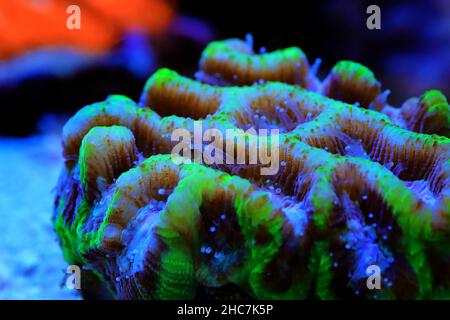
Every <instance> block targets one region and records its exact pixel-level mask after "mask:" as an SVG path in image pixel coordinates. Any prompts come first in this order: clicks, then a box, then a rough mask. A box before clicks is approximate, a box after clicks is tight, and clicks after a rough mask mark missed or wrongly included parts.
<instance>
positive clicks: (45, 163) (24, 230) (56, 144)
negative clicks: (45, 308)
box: [0, 135, 79, 299]
mask: <svg viewBox="0 0 450 320" xmlns="http://www.w3.org/2000/svg"><path fill="white" fill-rule="evenodd" d="M60 155H61V149H60V137H59V136H57V135H46V136H34V137H31V138H22V139H21V138H1V137H0V299H79V295H78V293H77V291H76V290H70V289H67V288H66V287H65V286H64V282H65V280H64V276H65V270H66V268H67V263H65V261H64V259H63V256H62V253H61V250H60V248H59V246H58V243H57V242H56V235H55V233H54V231H53V228H52V223H51V215H52V203H53V198H54V192H53V189H54V187H55V184H56V182H57V179H58V175H59V171H60V168H61V165H62V159H61V156H60Z"/></svg>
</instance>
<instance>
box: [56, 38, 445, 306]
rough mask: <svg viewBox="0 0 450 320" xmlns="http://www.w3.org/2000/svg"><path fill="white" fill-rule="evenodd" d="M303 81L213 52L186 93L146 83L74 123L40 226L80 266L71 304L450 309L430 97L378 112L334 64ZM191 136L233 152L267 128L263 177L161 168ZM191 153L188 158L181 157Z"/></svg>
mask: <svg viewBox="0 0 450 320" xmlns="http://www.w3.org/2000/svg"><path fill="white" fill-rule="evenodd" d="M315 68H316V67H309V64H308V61H307V59H306V57H305V55H304V54H303V53H302V52H301V50H300V49H297V48H293V49H286V50H281V51H276V52H272V53H266V54H261V55H256V54H254V53H253V50H252V48H251V42H250V41H247V42H244V41H240V40H234V39H233V40H226V41H223V42H215V43H212V44H211V45H210V46H208V48H207V49H206V50H205V51H204V53H203V55H202V58H201V61H200V71H199V73H198V75H197V76H198V79H199V80H201V82H200V81H198V80H192V79H189V78H186V77H183V76H181V75H178V74H177V73H176V72H174V71H171V70H168V69H161V70H159V71H157V72H156V73H155V74H154V75H153V76H152V77H150V79H149V80H148V81H147V83H146V85H145V88H144V91H143V93H142V96H141V99H140V102H139V103H135V102H133V101H132V100H130V99H128V98H126V97H123V96H110V97H108V99H106V101H104V102H100V103H96V104H93V105H90V106H86V107H84V108H83V109H82V110H80V111H79V112H78V113H77V114H76V115H75V116H73V117H72V118H71V119H70V120H69V121H68V123H67V124H66V125H65V127H64V131H63V146H64V157H65V167H64V169H63V171H62V173H61V177H60V181H59V183H58V188H57V197H56V200H55V215H54V223H55V229H56V231H57V233H58V235H59V238H60V240H61V244H62V247H63V250H64V255H65V258H66V260H67V261H68V262H69V263H73V264H80V265H83V266H84V269H86V271H85V272H86V274H87V275H88V276H87V277H88V279H89V281H88V282H86V283H85V290H89V291H90V292H91V294H95V295H97V296H101V295H102V294H104V288H106V289H107V290H109V292H110V294H111V297H115V298H120V299H142V298H144V299H147V298H150V299H177V298H180V299H181V298H182V299H191V298H196V297H197V298H220V299H227V298H263V299H304V298H321V299H330V298H357V297H360V298H369V299H377V298H378V299H390V298H439V297H449V296H450V274H449V272H448V270H450V264H449V261H450V251H449V248H450V246H449V244H450V242H449V241H450V238H449V236H450V232H449V231H450V188H449V186H450V158H449V155H450V140H449V139H448V138H447V137H445V136H444V135H445V134H446V133H448V128H449V112H450V111H449V106H448V104H447V102H446V100H445V97H444V96H443V95H442V94H440V93H439V92H437V91H429V92H427V93H425V94H424V95H423V96H422V97H421V98H414V99H411V100H408V101H407V102H406V103H405V104H404V105H403V106H402V108H394V107H392V106H390V105H388V103H387V93H386V92H382V91H381V84H380V83H379V82H378V81H377V80H376V79H375V77H374V75H373V73H372V72H371V71H370V70H368V69H367V68H366V67H364V66H361V65H359V64H357V63H355V62H348V61H344V62H339V63H338V64H337V65H336V66H335V67H334V68H333V69H332V71H331V73H330V75H329V76H328V77H327V78H326V79H325V80H324V81H323V82H321V81H320V80H319V79H317V77H316V76H315V73H314V69H315ZM235 75H237V76H235ZM273 81H274V82H273ZM277 81H278V82H277ZM254 82H256V83H254ZM283 82H286V83H283ZM219 85H220V86H219ZM326 95H328V96H329V97H327V96H326ZM196 121H201V122H202V125H203V128H204V130H206V129H214V130H218V131H220V132H223V131H225V130H226V129H241V130H238V132H239V134H238V136H239V137H240V138H242V139H243V140H242V141H244V142H245V143H246V144H247V145H251V144H252V143H253V142H254V141H255V138H256V139H258V138H259V137H258V136H255V135H253V134H252V133H251V131H248V130H249V129H250V130H252V129H253V130H260V129H273V128H276V129H279V132H280V133H279V135H277V136H276V137H277V138H278V139H279V141H280V143H279V148H280V153H279V164H280V167H279V170H278V172H277V173H276V174H275V175H262V174H261V172H260V169H261V165H260V164H256V165H250V164H240V165H236V164H228V163H222V164H210V165H207V163H205V162H206V161H201V160H200V161H196V162H202V163H196V162H191V163H189V162H187V161H181V160H186V159H181V158H179V157H176V156H173V155H170V153H171V150H173V148H174V147H175V145H176V142H174V141H171V134H172V133H173V132H174V130H175V129H187V130H189V131H190V132H194V131H195V126H196ZM246 130H247V131H246ZM431 133H441V134H444V135H437V134H431ZM267 141H268V142H267V143H268V144H272V143H273V137H272V138H271V139H269V140H267ZM212 145H214V146H215V147H217V149H218V150H221V149H223V145H222V144H220V143H219V141H217V140H214V142H212ZM204 147H205V146H204V145H200V146H199V145H195V143H194V144H193V145H189V148H190V150H191V149H192V150H191V151H192V152H193V154H194V156H198V154H199V153H200V152H201V151H203V148H204ZM199 151H200V152H199ZM223 151H224V153H223V156H224V157H225V156H228V157H232V158H233V159H234V160H239V159H241V160H242V159H244V160H247V158H246V157H247V155H245V154H242V150H241V151H240V150H235V152H231V154H230V152H229V151H228V150H226V151H225V150H223ZM244 162H245V161H244ZM233 163H240V162H239V161H233ZM245 163H247V162H245ZM370 265H377V266H379V268H380V269H381V275H382V279H383V281H382V288H381V289H380V290H369V289H368V288H367V286H366V280H367V278H368V275H367V274H366V270H367V268H368V267H369V266H370ZM101 286H103V287H104V288H103V289H102V288H101Z"/></svg>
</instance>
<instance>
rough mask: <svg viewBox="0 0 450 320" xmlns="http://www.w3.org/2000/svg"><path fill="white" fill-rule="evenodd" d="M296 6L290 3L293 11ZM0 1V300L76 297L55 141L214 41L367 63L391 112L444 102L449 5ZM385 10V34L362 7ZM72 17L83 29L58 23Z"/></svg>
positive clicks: (183, 67)
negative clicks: (63, 244)
mask: <svg viewBox="0 0 450 320" xmlns="http://www.w3.org/2000/svg"><path fill="white" fill-rule="evenodd" d="M297 2H298V4H296V3H297ZM302 2H303V1H301V2H300V1H280V0H278V1H267V2H263V1H242V0H241V1H234V0H228V1H206V0H205V1H203V0H195V1H188V0H186V1H183V0H179V1H175V0H126V1H125V0H79V1H75V0H73V1H69V0H0V107H1V111H2V116H1V117H0V119H1V125H0V299H79V296H78V294H77V293H76V291H71V290H68V289H66V288H65V287H64V286H63V284H64V274H65V270H66V267H67V265H66V264H65V263H64V260H63V258H62V255H61V251H60V249H59V247H58V245H57V243H56V240H55V235H54V233H53V229H52V225H51V221H50V218H51V214H52V203H53V197H54V194H53V192H52V190H53V188H54V186H55V184H56V181H57V177H58V174H59V170H60V168H61V165H62V159H61V149H60V143H61V141H60V134H61V128H62V126H63V124H64V122H65V121H66V120H67V119H68V117H70V116H71V115H73V114H74V113H75V112H76V111H77V110H79V109H80V108H81V107H83V106H85V105H87V104H91V103H93V102H97V101H101V100H104V99H105V98H106V96H107V95H109V94H125V95H127V96H129V97H131V98H132V99H134V100H137V99H138V97H139V95H140V92H141V90H142V88H143V85H144V83H145V80H146V78H147V77H148V76H149V75H151V73H152V72H153V71H154V70H155V69H157V68H159V67H168V68H171V69H174V70H177V71H178V72H180V73H181V74H184V75H187V76H193V74H194V73H195V71H196V70H197V65H198V60H199V57H200V54H201V51H202V50H203V49H204V47H205V46H206V45H207V43H208V42H210V41H212V40H218V39H225V38H230V37H239V38H244V37H245V35H246V34H247V33H250V34H252V35H253V38H254V42H255V47H256V49H258V48H261V47H264V48H266V50H267V51H271V50H275V49H278V48H284V47H288V46H299V47H301V48H302V50H303V51H304V52H305V53H306V55H307V57H308V59H309V61H310V63H312V62H314V60H315V59H316V58H321V59H322V64H321V67H320V69H319V76H320V77H321V78H324V77H325V76H326V75H327V74H328V72H329V71H330V69H331V68H332V67H333V65H334V64H335V63H336V62H337V61H339V60H343V59H345V60H354V61H357V62H360V63H362V64H364V65H366V66H368V67H369V68H370V69H371V70H372V71H373V72H374V73H375V75H376V77H377V78H378V80H380V81H381V83H382V84H383V89H391V95H390V97H389V103H390V104H392V105H395V106H400V105H401V104H402V102H403V101H405V100H406V99H408V98H410V97H412V96H419V95H420V94H422V93H423V92H424V91H426V90H429V89H439V90H441V91H443V92H444V94H445V95H446V96H447V97H449V96H450V1H448V0H417V1H414V0H391V1H365V0H358V1H351V0H322V1H308V3H302ZM371 4H376V5H378V6H379V7H380V8H381V30H368V29H367V28H366V19H367V17H368V14H367V13H366V9H367V7H368V6H369V5H371ZM70 5H77V6H78V7H79V8H80V17H81V29H80V30H77V29H75V30H69V29H68V28H67V26H66V20H67V18H68V17H69V16H71V14H72V13H73V12H72V11H69V12H67V8H68V7H69V6H70Z"/></svg>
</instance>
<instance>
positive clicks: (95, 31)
mask: <svg viewBox="0 0 450 320" xmlns="http://www.w3.org/2000/svg"><path fill="white" fill-rule="evenodd" d="M71 5H77V6H78V7H79V8H80V27H81V28H80V29H72V30H71V29H69V28H68V27H67V19H69V18H70V16H71V14H72V12H70V11H69V13H67V8H68V7H69V6H71ZM173 16H174V6H173V1H170V0H78V1H68V0H13V1H11V0H0V30H1V31H0V59H6V58H10V57H12V56H14V55H17V54H20V53H22V52H26V51H29V50H32V49H36V48H39V47H42V46H61V45H63V46H73V47H76V48H78V49H80V50H83V51H87V52H92V53H96V52H103V51H105V50H108V49H110V48H111V47H112V46H113V45H115V44H117V43H118V42H119V41H120V40H121V37H122V34H123V32H124V31H126V30H130V29H132V30H136V29H137V30H141V31H144V32H146V33H149V34H158V33H161V32H163V31H164V30H165V29H166V28H167V27H168V25H169V24H170V22H171V20H172V18H173Z"/></svg>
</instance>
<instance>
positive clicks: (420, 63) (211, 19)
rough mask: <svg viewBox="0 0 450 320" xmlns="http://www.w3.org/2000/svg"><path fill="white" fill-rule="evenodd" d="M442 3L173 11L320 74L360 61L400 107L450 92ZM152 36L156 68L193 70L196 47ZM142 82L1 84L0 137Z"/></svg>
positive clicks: (101, 73)
mask: <svg viewBox="0 0 450 320" xmlns="http://www.w3.org/2000/svg"><path fill="white" fill-rule="evenodd" d="M371 4H377V5H379V6H380V8H381V26H382V29H381V30H368V29H367V28H366V19H367V17H368V14H366V8H367V6H369V5H371ZM449 4H450V1H448V0H430V1H425V0H423V1H421V0H419V1H411V0H394V1H364V0H363V1H361V0H322V1H247V0H240V1H234V0H230V1H203V0H193V1H190V0H184V1H183V0H181V1H179V4H178V11H179V13H180V14H182V15H187V16H193V17H196V18H198V19H200V20H201V21H204V22H206V23H207V24H208V25H209V26H210V28H211V30H212V31H213V33H212V35H213V39H225V38H230V37H239V38H244V37H245V35H246V34H247V33H251V34H252V35H253V37H254V41H255V47H256V48H259V47H261V46H264V47H266V48H267V50H268V51H271V50H274V49H278V48H284V47H288V46H299V47H301V48H302V50H303V51H304V52H305V53H306V55H307V57H308V59H309V61H310V63H312V62H314V60H315V59H316V58H321V59H322V65H321V68H320V70H319V75H320V77H321V78H323V77H325V76H326V74H327V73H328V72H329V70H330V69H331V68H332V66H333V65H334V64H335V63H336V62H337V61H339V60H354V61H357V62H360V63H362V64H364V65H366V66H368V67H369V68H370V69H371V70H372V71H374V73H375V75H376V77H377V78H378V79H379V80H380V81H381V82H382V84H383V88H385V89H386V88H389V89H392V93H391V96H390V99H389V102H390V103H391V104H394V105H396V106H399V105H401V103H402V102H403V101H405V100H406V99H407V98H409V97H410V96H412V95H416V96H417V95H420V94H421V93H422V92H423V91H424V90H427V89H432V88H436V89H440V90H442V91H444V93H445V94H446V95H447V96H448V95H449V94H450V85H449V84H450V70H449V69H450V46H449V45H448V44H447V42H448V43H450V33H449V30H450V28H449V21H450V14H449V12H450V10H449ZM154 40H155V41H154V43H155V46H156V47H157V50H156V52H157V58H158V64H157V67H159V66H165V67H169V68H171V69H174V70H177V71H179V72H180V73H182V74H185V75H188V76H192V75H193V73H194V72H195V71H196V68H197V64H198V59H199V57H200V54H201V51H202V49H203V46H199V45H198V44H194V43H193V42H192V41H190V40H189V39H186V38H183V37H179V36H176V35H175V36H174V35H172V36H171V37H167V38H164V37H160V38H158V39H154ZM399 61H400V63H399ZM411 74H412V75H411ZM144 82H145V79H140V78H136V77H134V76H133V75H132V74H130V73H129V72H127V70H125V69H122V68H120V67H115V68H109V67H108V68H105V67H95V68H90V69H88V70H80V71H79V72H77V73H76V74H73V75H71V76H70V77H65V78H54V77H39V78H30V79H26V80H24V81H21V82H20V83H18V84H14V85H11V86H2V87H0V105H1V106H2V111H3V116H2V117H1V119H2V121H1V125H0V134H2V135H19V136H24V135H28V134H30V133H32V132H34V131H35V130H36V127H37V123H38V119H40V118H41V117H42V114H44V113H48V112H51V113H55V114H58V115H61V117H62V118H66V117H68V116H70V115H72V114H73V113H74V112H76V110H78V109H80V108H81V107H83V106H84V105H87V104H90V103H93V102H96V101H101V100H103V99H105V97H106V96H107V95H108V94H112V93H120V94H126V95H128V96H130V97H131V98H133V99H134V100H137V99H138V97H139V94H140V92H141V90H142V87H143V85H144ZM41 127H42V126H41ZM44 127H45V126H44ZM44 130H45V128H44Z"/></svg>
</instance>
